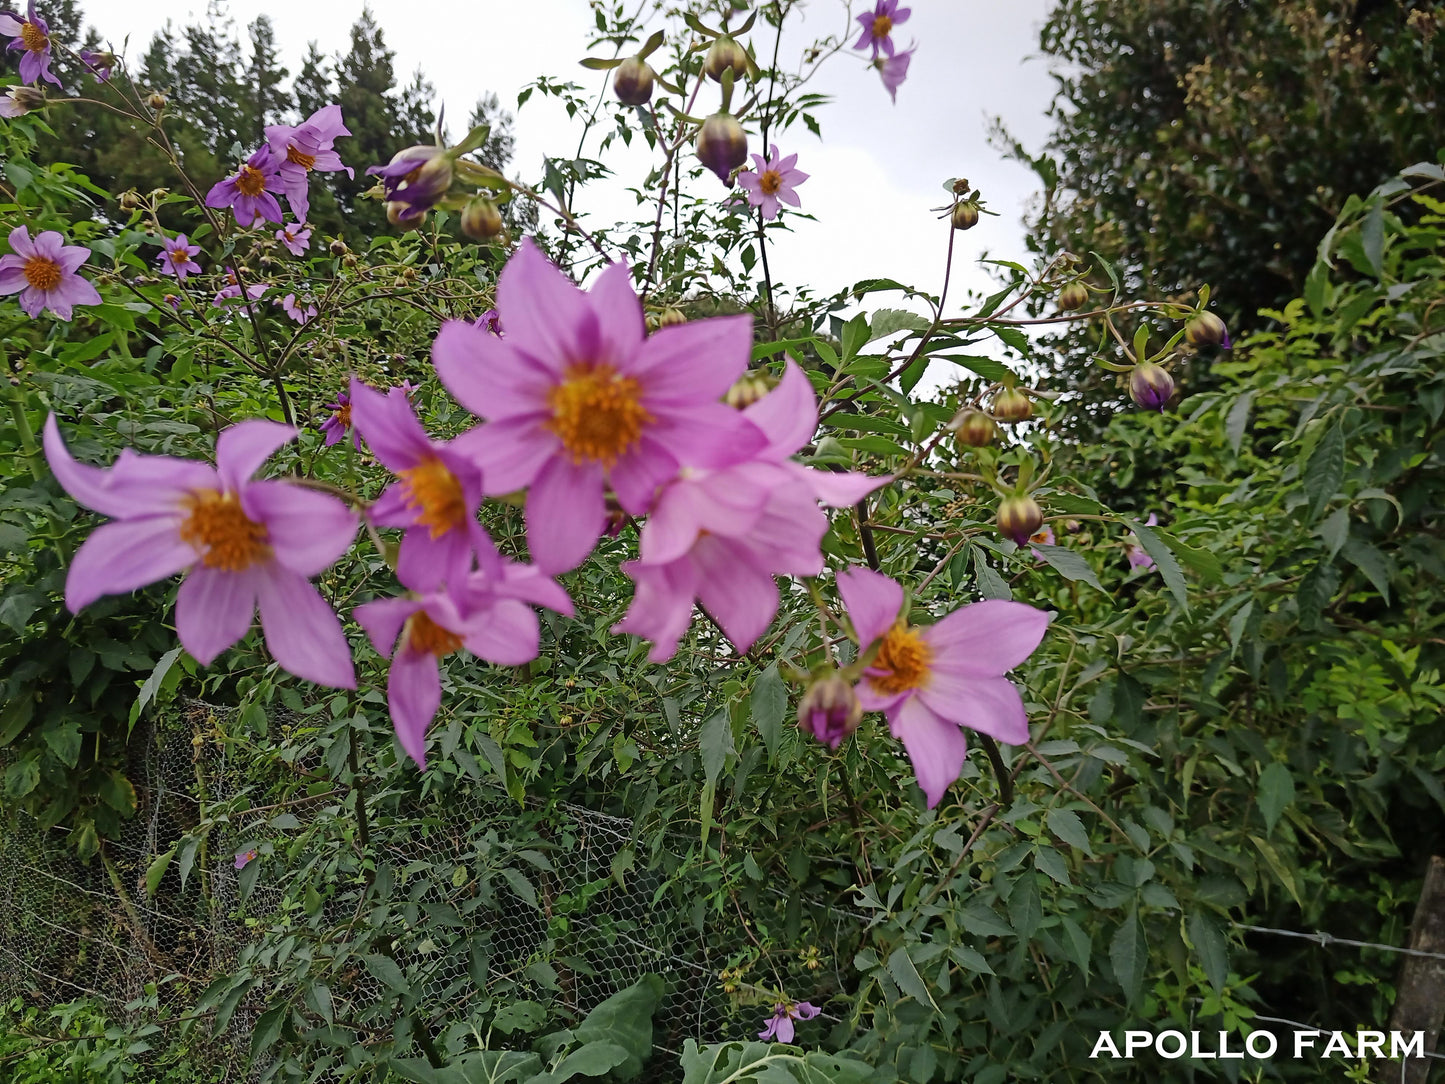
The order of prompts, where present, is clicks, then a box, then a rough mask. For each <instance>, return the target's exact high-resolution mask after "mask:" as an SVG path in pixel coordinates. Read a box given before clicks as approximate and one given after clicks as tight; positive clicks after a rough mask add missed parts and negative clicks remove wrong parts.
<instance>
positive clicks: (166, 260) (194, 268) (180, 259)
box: [156, 233, 201, 282]
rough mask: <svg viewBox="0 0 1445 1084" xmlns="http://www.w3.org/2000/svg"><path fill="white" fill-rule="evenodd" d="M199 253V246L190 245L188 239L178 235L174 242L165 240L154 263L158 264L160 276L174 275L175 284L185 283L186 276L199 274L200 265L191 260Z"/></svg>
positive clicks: (181, 234) (183, 235) (180, 234)
mask: <svg viewBox="0 0 1445 1084" xmlns="http://www.w3.org/2000/svg"><path fill="white" fill-rule="evenodd" d="M200 252H201V246H200V245H193V244H191V242H190V238H189V237H187V236H186V235H185V234H183V233H178V234H176V236H175V239H174V240H167V241H166V242H165V244H164V246H163V247H162V248H161V250H160V252H158V253H156V263H158V264H160V266H161V274H162V275H174V276H175V278H176V281H177V282H185V281H186V276H187V275H199V274H200V273H201V265H200V264H198V263H196V261H195V260H194V259H193V258H192V257H194V256H198V255H200Z"/></svg>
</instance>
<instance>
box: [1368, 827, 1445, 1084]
mask: <svg viewBox="0 0 1445 1084" xmlns="http://www.w3.org/2000/svg"><path fill="white" fill-rule="evenodd" d="M1410 948H1412V949H1415V950H1416V951H1417V952H1438V953H1445V858H1440V857H1438V856H1436V857H1434V858H1431V859H1430V868H1429V869H1428V870H1427V871H1426V873H1425V887H1424V888H1422V889H1421V890H1420V902H1419V903H1417V904H1416V905H1415V919H1414V921H1413V922H1412V923H1411V924H1410ZM1442 1025H1445V960H1432V959H1427V958H1426V957H1424V956H1406V957H1405V962H1404V963H1403V964H1402V965H1401V967H1400V981H1399V983H1398V985H1397V988H1396V993H1395V1011H1394V1012H1393V1013H1392V1014H1391V1016H1390V1030H1391V1031H1403V1032H1406V1033H1412V1032H1416V1031H1423V1032H1424V1033H1425V1050H1426V1052H1427V1053H1433V1052H1434V1051H1435V1048H1436V1045H1437V1043H1438V1040H1439V1036H1440V1028H1441V1026H1442ZM1431 1060H1432V1059H1430V1058H1410V1059H1409V1060H1408V1061H1407V1062H1406V1064H1405V1066H1404V1070H1403V1073H1402V1075H1399V1076H1396V1075H1395V1074H1396V1072H1399V1070H1397V1069H1396V1067H1395V1064H1394V1063H1393V1062H1389V1063H1385V1064H1384V1065H1382V1066H1381V1075H1380V1079H1381V1080H1385V1079H1389V1080H1390V1081H1392V1082H1394V1081H1402V1082H1403V1084H1425V1081H1426V1078H1427V1077H1429V1075H1430V1064H1431Z"/></svg>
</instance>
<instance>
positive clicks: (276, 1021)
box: [251, 1005, 288, 1058]
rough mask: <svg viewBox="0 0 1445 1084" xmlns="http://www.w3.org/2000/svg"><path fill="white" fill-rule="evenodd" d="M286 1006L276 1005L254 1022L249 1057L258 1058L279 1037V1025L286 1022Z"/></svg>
mask: <svg viewBox="0 0 1445 1084" xmlns="http://www.w3.org/2000/svg"><path fill="white" fill-rule="evenodd" d="M287 1011H288V1006H286V1005H277V1006H276V1007H275V1008H274V1009H267V1010H266V1011H265V1012H263V1013H262V1014H261V1015H260V1017H259V1018H258V1019H257V1020H256V1030H254V1031H253V1032H251V1057H253V1058H259V1057H260V1056H261V1055H262V1054H263V1053H265V1052H266V1051H267V1050H269V1049H270V1048H271V1046H272V1045H273V1044H274V1043H275V1042H276V1040H277V1039H279V1038H280V1037H281V1025H282V1024H284V1023H285V1022H286V1013H287Z"/></svg>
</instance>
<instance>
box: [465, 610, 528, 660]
mask: <svg viewBox="0 0 1445 1084" xmlns="http://www.w3.org/2000/svg"><path fill="white" fill-rule="evenodd" d="M540 638H541V631H540V626H539V624H538V622H537V614H536V611H534V610H533V609H532V608H531V607H530V606H528V605H527V604H526V603H525V602H518V601H517V600H515V599H502V600H500V601H499V602H497V604H496V605H494V606H492V607H490V608H489V609H488V611H487V620H486V622H485V623H483V624H482V625H481V627H479V628H477V629H476V630H474V631H472V632H470V633H468V634H467V636H466V637H465V638H464V639H463V641H462V642H463V643H464V644H465V645H466V648H467V650H468V651H470V652H471V653H472V654H473V655H475V656H476V657H477V658H479V659H486V660H487V661H488V662H494V663H496V664H498V665H499V666H521V665H522V664H523V663H524V662H531V661H532V660H533V659H535V658H536V657H537V650H538V645H539V643H540Z"/></svg>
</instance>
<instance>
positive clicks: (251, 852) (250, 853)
mask: <svg viewBox="0 0 1445 1084" xmlns="http://www.w3.org/2000/svg"><path fill="white" fill-rule="evenodd" d="M254 861H256V848H255V847H250V848H248V849H246V850H244V851H237V852H236V860H235V863H234V865H235V867H236V868H237V869H245V868H246V867H247V866H249V865H250V864H251V863H252V862H254Z"/></svg>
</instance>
